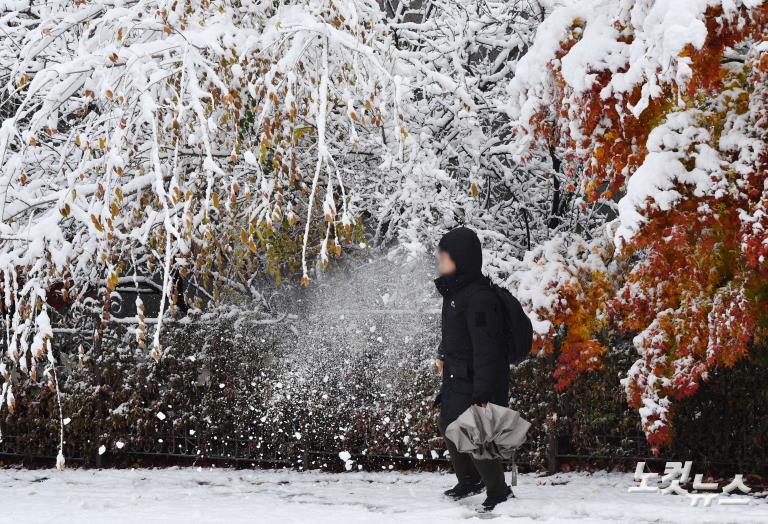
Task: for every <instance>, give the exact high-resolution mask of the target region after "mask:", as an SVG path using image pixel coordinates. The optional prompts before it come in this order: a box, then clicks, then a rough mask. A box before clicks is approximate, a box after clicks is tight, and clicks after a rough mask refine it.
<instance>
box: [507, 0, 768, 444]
mask: <svg viewBox="0 0 768 524" xmlns="http://www.w3.org/2000/svg"><path fill="white" fill-rule="evenodd" d="M766 39H768V7H766V5H765V4H764V3H763V2H761V1H757V0H744V1H737V2H718V1H709V2H707V1H695V0H691V1H681V2H637V1H632V0H626V1H624V0H623V1H620V2H599V3H594V2H574V3H571V4H569V5H568V6H566V7H559V8H556V9H555V10H554V12H553V13H552V14H551V15H550V16H549V17H548V18H547V20H546V21H545V22H544V23H543V24H542V27H541V28H540V31H539V32H538V34H537V37H536V41H535V43H534V46H533V48H532V49H531V50H530V51H529V53H528V54H527V55H526V57H524V58H523V59H522V60H521V62H520V65H519V67H518V70H517V75H516V77H515V79H514V80H513V81H512V83H511V84H510V93H511V95H512V101H511V105H510V107H509V109H508V111H509V114H510V116H511V117H512V118H514V119H515V124H516V127H517V130H518V136H519V137H520V139H519V140H518V142H517V144H518V154H519V155H520V158H521V159H526V158H528V157H530V156H531V155H530V150H531V148H532V147H534V146H535V144H536V140H537V139H544V140H547V141H549V142H550V143H551V144H552V147H555V148H560V149H561V150H562V151H563V152H564V155H563V157H564V159H565V162H566V166H565V169H566V171H567V172H569V173H571V174H572V176H574V177H577V178H578V180H579V185H580V186H581V187H582V188H583V189H584V191H585V193H586V195H587V197H588V199H590V200H593V201H597V202H600V201H603V202H605V203H606V205H612V201H613V199H614V198H615V197H614V195H617V194H618V195H620V196H622V198H621V199H620V201H619V203H618V212H619V217H618V225H617V227H616V228H612V230H611V232H609V233H608V239H609V240H615V242H616V246H617V247H618V248H619V257H618V258H617V261H616V264H615V265H614V266H612V268H611V271H610V277H609V278H610V279H616V283H617V286H616V288H615V289H616V291H615V293H614V295H613V296H612V298H611V300H610V302H609V304H608V307H607V308H606V310H597V311H595V314H596V315H597V317H596V318H599V315H600V314H602V313H607V314H609V315H610V318H611V324H612V325H613V326H614V327H615V328H617V329H619V330H620V331H623V332H625V333H627V334H637V336H636V337H635V338H634V343H635V346H636V348H637V350H638V353H639V357H640V358H639V359H638V361H637V362H636V363H635V365H634V366H633V367H632V368H631V369H630V370H629V372H628V374H627V377H626V378H625V379H624V381H623V383H624V386H625V388H626V392H627V396H628V398H629V400H630V403H631V404H632V405H633V406H635V407H637V408H638V409H639V411H640V415H641V418H642V422H643V427H644V429H645V431H646V433H647V434H648V439H649V441H650V442H651V444H653V445H654V446H657V447H658V446H661V445H664V444H666V443H668V442H669V441H670V439H671V438H672V437H673V426H672V420H673V405H674V400H675V399H681V398H684V397H686V396H688V395H691V394H693V393H694V392H695V391H696V390H697V389H698V385H699V384H700V382H701V381H702V380H706V378H707V370H708V369H710V368H711V367H713V366H718V365H726V366H729V365H733V364H734V363H735V362H736V361H738V360H739V359H741V358H744V357H745V356H746V355H747V354H748V353H749V351H750V348H751V345H752V344H753V343H755V342H760V341H764V340H765V336H766V333H765V332H764V330H765V328H764V327H763V326H765V301H766V298H765V297H766V294H765V292H764V288H765V285H764V281H765V264H764V260H765V259H764V253H765V249H766V248H765V246H766V242H765V234H764V231H765V229H764V227H763V226H762V225H761V224H762V223H763V221H764V209H765V201H766V189H765V188H766V185H765V181H766V176H767V173H766V163H765V159H766V156H765V155H766V153H765V144H764V136H765V125H766V124H765V123H766V118H768V112H766V102H767V101H768V97H767V96H766V95H767V94H766V91H765V80H766V67H765V64H766V58H765V52H766V48H765V41H766ZM521 73H525V74H521ZM578 325H579V324H578V323H570V324H568V327H569V328H573V327H576V326H578ZM578 353H580V355H579V356H578V358H586V359H591V358H593V357H594V350H593V349H592V348H585V350H584V351H583V352H578Z"/></svg>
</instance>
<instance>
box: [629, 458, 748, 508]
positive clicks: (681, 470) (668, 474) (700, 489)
mask: <svg viewBox="0 0 768 524" xmlns="http://www.w3.org/2000/svg"><path fill="white" fill-rule="evenodd" d="M692 466H693V462H691V461H686V462H685V463H683V462H666V463H665V464H664V474H663V475H661V476H659V474H658V473H653V472H647V471H645V462H638V463H637V467H636V468H635V481H636V482H639V483H640V485H638V486H630V488H629V489H628V490H627V491H629V492H630V493H661V494H663V495H670V494H676V495H685V496H687V497H688V498H689V499H690V501H691V506H697V505H699V504H701V505H702V506H711V505H712V503H713V502H714V501H715V500H717V503H718V504H719V505H722V506H743V505H745V504H749V501H750V497H744V496H740V495H739V493H749V492H750V491H752V489H751V488H749V487H747V485H746V484H745V483H744V476H743V475H742V474H738V475H735V476H734V477H733V480H731V482H729V483H728V484H726V485H725V486H723V489H722V492H720V493H716V491H717V489H718V488H719V485H718V483H717V482H704V480H703V477H704V475H702V474H701V473H697V474H696V475H694V477H693V483H692V484H691V491H689V490H687V489H685V488H683V486H682V484H687V483H688V481H689V480H690V477H691V467H692ZM734 492H735V493H734Z"/></svg>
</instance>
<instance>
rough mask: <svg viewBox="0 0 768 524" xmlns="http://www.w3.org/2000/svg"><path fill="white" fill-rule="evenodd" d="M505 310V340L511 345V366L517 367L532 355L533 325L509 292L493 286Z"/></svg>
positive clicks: (518, 302)
mask: <svg viewBox="0 0 768 524" xmlns="http://www.w3.org/2000/svg"><path fill="white" fill-rule="evenodd" d="M491 287H492V288H493V291H494V292H495V293H496V296H498V297H499V300H500V301H501V303H502V305H503V306H504V310H505V313H506V315H505V320H504V335H503V336H504V338H506V339H507V343H508V344H509V364H510V365H511V366H516V365H518V364H520V363H521V362H522V361H523V360H525V359H526V358H528V357H529V356H530V355H531V346H532V345H533V325H532V324H531V319H530V318H528V315H526V314H525V311H523V306H521V305H520V301H519V300H517V299H516V298H515V297H514V296H512V293H510V292H509V290H507V289H504V288H503V287H500V286H497V285H496V284H491Z"/></svg>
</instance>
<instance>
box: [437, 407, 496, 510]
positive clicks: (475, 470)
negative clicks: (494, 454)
mask: <svg viewBox="0 0 768 524" xmlns="http://www.w3.org/2000/svg"><path fill="white" fill-rule="evenodd" d="M448 424H450V422H448V421H446V420H445V419H443V418H442V417H440V418H439V419H438V427H439V428H440V434H441V435H443V438H445V429H446V428H447V427H448ZM445 444H446V446H447V447H448V453H450V454H451V464H453V471H454V473H456V478H458V479H459V484H475V483H476V482H477V481H478V480H481V479H482V481H483V484H485V490H486V493H487V494H488V496H489V497H503V496H504V495H505V494H506V493H507V484H506V481H505V480H504V465H503V464H502V463H501V460H500V459H494V460H476V459H474V458H472V455H471V454H470V453H460V452H459V451H458V450H457V449H456V446H455V445H454V444H453V442H451V441H450V440H449V439H447V438H446V439H445Z"/></svg>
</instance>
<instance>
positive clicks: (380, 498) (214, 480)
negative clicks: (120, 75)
mask: <svg viewBox="0 0 768 524" xmlns="http://www.w3.org/2000/svg"><path fill="white" fill-rule="evenodd" d="M452 482H453V477H452V476H450V475H448V474H440V473H395V472H386V473H384V472H382V473H347V474H329V473H315V472H311V473H300V472H295V471H258V470H257V471H253V470H230V469H203V470H201V469H193V468H182V469H178V468H172V469H156V470H148V469H142V470H101V471H96V470H66V471H64V472H61V473H60V472H58V471H56V470H16V469H5V470H0V501H2V502H1V503H0V504H1V505H2V511H1V512H0V514H1V515H2V518H0V521H2V522H13V523H14V524H21V523H32V522H34V523H44V522H56V523H57V524H61V523H70V522H71V523H90V522H109V523H122V522H126V523H127V522H130V523H140V524H148V523H152V522H163V523H198V522H199V523H228V524H230V523H239V522H248V523H272V522H276V523H281V524H288V523H292V522H301V523H312V524H315V523H326V522H328V523H334V524H337V523H358V522H362V523H365V522H372V523H387V524H391V523H394V522H397V523H398V524H400V523H414V522H418V523H422V522H424V523H432V522H434V523H440V524H445V523H450V522H460V521H463V520H467V519H480V518H495V519H500V520H512V519H514V521H515V522H536V523H543V522H546V523H550V522H579V523H587V522H589V523H593V522H594V523H598V522H599V523H612V524H615V523H619V522H633V523H634V522H654V523H666V522H669V523H676V524H677V523H688V522H690V523H694V522H695V523H717V524H723V523H728V522H733V523H736V522H738V523H740V524H742V523H747V522H761V523H764V522H768V503H767V502H766V500H765V499H754V500H752V501H751V503H750V505H749V506H730V507H729V506H722V505H719V506H718V505H716V504H715V505H713V506H711V507H691V506H690V505H689V501H688V499H687V497H682V496H662V495H659V494H630V493H627V488H628V487H629V486H632V485H634V482H633V481H632V476H631V475H628V474H617V473H596V474H592V475H589V474H578V473H571V474H559V475H556V476H552V477H540V476H536V475H521V476H520V478H519V486H518V487H517V488H515V493H516V495H517V498H516V499H514V500H512V501H510V502H507V503H505V504H503V505H501V506H499V507H498V508H497V509H496V511H495V512H494V514H492V515H482V516H481V515H478V514H477V513H476V512H475V510H474V508H475V507H476V506H477V505H478V504H479V503H480V502H481V501H482V497H481V496H479V495H478V496H476V497H472V498H470V499H467V500H464V501H462V502H452V501H448V500H445V499H444V498H442V497H441V495H440V493H441V492H442V490H444V489H446V488H447V487H449V486H450V485H452Z"/></svg>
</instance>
